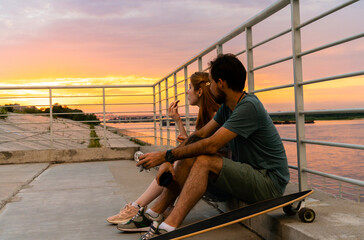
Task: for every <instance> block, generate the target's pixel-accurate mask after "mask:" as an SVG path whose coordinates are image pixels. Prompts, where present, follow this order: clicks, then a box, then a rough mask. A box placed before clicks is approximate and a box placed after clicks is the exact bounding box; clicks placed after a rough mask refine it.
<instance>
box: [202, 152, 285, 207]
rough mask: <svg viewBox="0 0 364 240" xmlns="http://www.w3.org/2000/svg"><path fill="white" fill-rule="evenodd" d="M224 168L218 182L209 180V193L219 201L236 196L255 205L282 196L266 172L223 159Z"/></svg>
mask: <svg viewBox="0 0 364 240" xmlns="http://www.w3.org/2000/svg"><path fill="white" fill-rule="evenodd" d="M222 160H223V166H222V169H221V172H220V174H219V176H218V178H217V180H216V181H212V180H209V186H208V188H207V192H208V193H211V194H213V195H214V196H216V197H217V199H219V200H221V199H222V200H225V199H227V198H228V196H234V197H236V198H239V199H240V200H242V201H244V202H246V203H254V202H258V201H263V200H266V199H270V198H276V197H279V196H281V195H282V194H281V193H279V191H278V190H277V189H276V187H275V185H274V183H273V182H272V180H271V179H270V177H269V176H268V174H267V171H266V170H256V169H254V168H253V167H251V166H250V165H249V164H245V163H241V162H235V161H233V160H231V159H228V158H225V157H223V158H222Z"/></svg>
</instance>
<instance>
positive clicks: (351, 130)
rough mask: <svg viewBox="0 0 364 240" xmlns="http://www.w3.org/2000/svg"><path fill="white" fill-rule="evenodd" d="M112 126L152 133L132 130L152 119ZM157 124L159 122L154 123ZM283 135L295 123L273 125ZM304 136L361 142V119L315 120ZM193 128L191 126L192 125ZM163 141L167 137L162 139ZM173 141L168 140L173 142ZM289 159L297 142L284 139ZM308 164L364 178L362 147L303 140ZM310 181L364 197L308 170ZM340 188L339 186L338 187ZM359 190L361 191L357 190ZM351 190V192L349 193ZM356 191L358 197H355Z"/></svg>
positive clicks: (363, 126) (149, 139)
mask: <svg viewBox="0 0 364 240" xmlns="http://www.w3.org/2000/svg"><path fill="white" fill-rule="evenodd" d="M111 125H113V127H118V128H127V130H128V135H133V136H139V135H141V136H148V135H149V136H151V135H153V134H154V131H153V129H149V130H146V129H143V130H133V128H135V127H149V128H152V127H153V123H130V124H111ZM157 128H158V126H157ZM276 128H277V129H278V132H279V134H280V135H281V137H282V138H295V136H296V129H295V125H294V124H286V125H276ZM305 128H306V139H310V140H320V141H326V142H336V143H351V144H358V145H364V119H357V120H337V121H316V122H315V123H314V124H306V126H305ZM192 130H193V129H192ZM166 133H167V130H166V129H164V130H163V137H164V138H165V137H166V136H167V134H166ZM159 134H160V131H159V129H157V136H158V141H157V144H159V143H160V139H159V137H160V135H159ZM170 136H171V139H175V130H174V127H173V126H171V128H170ZM140 139H141V140H143V141H146V142H149V143H152V144H154V138H152V137H145V138H140ZM163 143H164V144H166V143H167V142H166V140H165V139H164V140H163ZM174 144H175V141H171V145H174ZM284 147H285V149H286V153H287V158H288V163H289V164H290V165H293V166H297V150H296V143H292V142H284ZM306 155H307V167H308V168H309V169H312V170H316V171H320V172H325V173H330V174H334V175H338V176H344V177H349V178H353V179H358V180H362V181H364V174H363V173H364V151H363V150H356V149H346V148H340V147H330V146H321V145H312V144H306ZM291 172H292V176H291V181H293V182H295V181H297V173H296V171H295V170H293V171H291ZM309 184H310V185H311V187H319V188H321V189H322V188H324V190H326V191H328V192H331V193H333V194H335V195H341V194H342V193H340V191H344V192H346V193H347V194H346V195H347V196H346V198H350V199H354V200H361V198H362V199H364V194H362V193H361V192H364V191H363V189H361V190H360V189H359V190H358V189H357V188H356V187H355V188H354V189H353V188H352V186H350V185H349V186H347V184H342V185H341V186H340V183H338V182H336V181H335V180H327V179H324V178H322V177H318V176H314V175H311V174H310V178H309ZM339 188H342V189H341V190H340V189H339ZM358 191H361V192H359V193H358ZM352 194H353V195H352ZM358 195H359V197H358Z"/></svg>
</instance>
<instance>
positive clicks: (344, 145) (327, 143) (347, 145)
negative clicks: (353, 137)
mask: <svg viewBox="0 0 364 240" xmlns="http://www.w3.org/2000/svg"><path fill="white" fill-rule="evenodd" d="M301 142H303V143H309V144H315V145H324V146H331V147H342V148H352V149H360V150H364V145H358V144H349V143H335V142H324V141H316V140H309V139H302V140H301Z"/></svg>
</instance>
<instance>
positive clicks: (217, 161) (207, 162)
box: [193, 155, 222, 174]
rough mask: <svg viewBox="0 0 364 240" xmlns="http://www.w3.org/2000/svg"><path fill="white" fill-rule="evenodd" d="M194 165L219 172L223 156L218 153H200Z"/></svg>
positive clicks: (212, 171) (215, 172)
mask: <svg viewBox="0 0 364 240" xmlns="http://www.w3.org/2000/svg"><path fill="white" fill-rule="evenodd" d="M193 167H194V168H195V167H196V168H199V169H205V170H208V171H209V172H211V173H214V174H219V173H220V170H221V168H222V158H221V156H218V155H213V156H211V155H200V156H198V157H196V160H195V162H194V164H193Z"/></svg>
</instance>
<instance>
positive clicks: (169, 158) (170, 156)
mask: <svg viewBox="0 0 364 240" xmlns="http://www.w3.org/2000/svg"><path fill="white" fill-rule="evenodd" d="M165 159H166V162H169V163H171V164H173V163H174V161H176V159H174V156H173V153H172V149H170V150H167V152H166V158H165Z"/></svg>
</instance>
